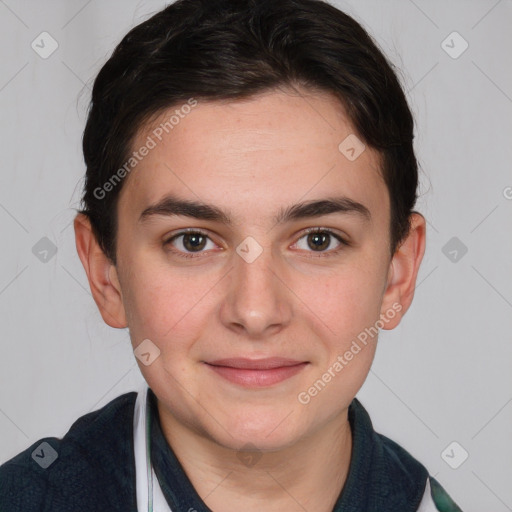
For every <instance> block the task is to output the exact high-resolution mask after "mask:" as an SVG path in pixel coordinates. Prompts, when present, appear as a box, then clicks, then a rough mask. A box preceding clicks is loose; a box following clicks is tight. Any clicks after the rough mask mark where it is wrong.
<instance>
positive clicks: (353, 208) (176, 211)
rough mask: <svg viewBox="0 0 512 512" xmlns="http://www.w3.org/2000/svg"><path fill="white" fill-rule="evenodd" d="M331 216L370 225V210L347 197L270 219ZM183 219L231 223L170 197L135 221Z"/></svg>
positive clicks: (217, 212)
mask: <svg viewBox="0 0 512 512" xmlns="http://www.w3.org/2000/svg"><path fill="white" fill-rule="evenodd" d="M333 213H345V214H355V215H357V216H358V217H360V218H362V219H363V220H365V221H371V219H372V216H371V213H370V210H369V209H368V208H367V207H366V206H364V205H363V204H362V203H359V202H357V201H354V200H353V199H350V198H349V197H345V196H341V197H328V198H325V199H318V200H313V201H306V202H302V203H298V204H294V205H291V206H289V207H287V208H281V209H280V210H279V212H278V213H277V215H276V216H275V217H274V219H273V220H274V222H275V223H276V224H283V223H285V222H289V221H292V220H300V219H307V218H314V217H320V216H322V215H329V214H333ZM158 215H162V216H168V217H171V216H178V215H181V216H185V217H191V218H194V219H199V220H210V221H214V222H220V223H222V224H226V225H228V226H231V225H232V224H233V221H232V219H231V217H230V216H229V214H228V213H226V212H224V211H223V210H221V209H220V208H218V207H217V206H214V205H211V204H207V203H203V202H200V201H191V200H188V199H180V198H178V197H175V196H173V195H166V196H165V197H163V198H162V199H160V200H159V201H158V202H157V203H155V204H153V205H150V206H148V207H147V208H146V209H145V210H144V211H143V212H142V213H141V214H140V217H139V222H140V223H144V222H145V221H147V220H149V219H150V218H152V217H154V216H158Z"/></svg>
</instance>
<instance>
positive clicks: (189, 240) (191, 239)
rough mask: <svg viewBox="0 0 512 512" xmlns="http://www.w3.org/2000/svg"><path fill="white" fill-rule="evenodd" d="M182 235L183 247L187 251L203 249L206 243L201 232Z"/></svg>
mask: <svg viewBox="0 0 512 512" xmlns="http://www.w3.org/2000/svg"><path fill="white" fill-rule="evenodd" d="M182 236H183V247H185V249H186V250H187V251H191V252H194V251H200V250H202V249H204V246H205V245H206V237H205V236H204V235H202V234H201V233H192V234H188V233H187V234H186V235H182Z"/></svg>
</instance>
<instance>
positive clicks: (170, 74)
mask: <svg viewBox="0 0 512 512" xmlns="http://www.w3.org/2000/svg"><path fill="white" fill-rule="evenodd" d="M296 85H297V86H302V87H305V88H309V89H313V90H321V91H326V92H330V93H332V94H334V95H335V96H336V97H337V98H338V99H339V100H340V102H341V104H342V105H343V106H344V108H345V110H346V113H347V115H348V117H349V119H350V121H351V122H352V124H353V126H354V128H355V130H356V133H357V136H358V137H359V138H360V139H361V140H362V141H363V142H364V143H365V144H366V145H369V146H370V147H373V148H375V149H376V150H378V152H379V154H380V157H381V172H382V176H383V178H384V181H385V183H386V186H387V188H388V192H389V197H390V204H391V222H390V248H391V254H393V253H394V252H395V250H396V248H397V247H398V246H399V245H400V243H401V242H402V241H403V240H404V239H405V238H406V236H407V234H408V232H409V217H410V214H411V213H412V211H413V210H412V209H413V207H414V205H415V203H416V199H417V195H416V189H417V185H418V165H417V161H416V157H415V154H414V150H413V138H414V134H413V124H414V121H413V117H412V114H411V112H410V110H409V107H408V104H407V100H406V98H405V95H404V92H403V90H402V88H401V85H400V83H399V81H398V79H397V76H396V74H395V72H394V68H393V64H391V63H390V62H389V61H388V60H387V59H386V57H385V56H384V55H383V53H382V52H381V51H380V50H379V48H378V47H377V45H376V43H375V42H374V41H373V39H372V38H371V37H370V36H369V34H368V33H367V32H366V31H365V30H364V28H363V27H362V26H361V25H360V24H359V23H357V22H356V21H355V20H354V19H353V18H351V17H350V16H348V15H347V14H345V13H343V12H341V11H340V10H338V9H336V8H335V7H333V6H331V5H330V4H328V3H326V2H323V1H321V0H178V1H176V2H175V3H173V4H171V5H169V6H168V7H166V8H165V9H163V10H162V11H160V12H158V13H157V14H155V15H153V16H152V17H151V18H149V19H148V20H146V21H145V22H143V23H141V24H140V25H138V26H136V27H135V28H133V29H132V30H130V32H128V34H127V35H126V36H125V37H124V38H123V40H122V41H121V43H120V44H119V45H118V46H117V47H116V49H115V50H114V52H113V54H112V56H111V57H110V59H109V60H108V61H107V62H106V64H105V65H104V66H103V67H102V69H101V71H100V72H99V74H98V76H97V77H96V80H95V82H94V87H93V91H92V100H91V104H90V107H89V112H88V118H87V124H86V126H85V130H84V135H83V152H84V159H85V164H86V166H87V171H86V176H85V186H84V193H83V197H82V210H79V213H83V214H85V215H87V216H88V217H89V219H90V222H91V226H92V230H93V233H94V234H95V236H96V239H97V241H98V243H99V245H100V247H101V248H102V250H103V251H104V253H105V254H106V255H107V257H108V258H109V259H110V260H111V261H112V262H113V263H114V264H115V263H116V231H117V203H118V197H119V192H120V190H121V187H122V183H119V185H118V186H111V187H108V193H106V194H105V193H104V192H105V190H107V188H103V186H104V184H106V183H107V182H109V180H112V177H115V176H114V175H115V174H116V172H117V171H119V170H120V169H121V168H122V166H123V164H125V163H126V162H127V161H128V160H129V159H130V156H131V152H132V151H133V148H132V147H131V146H132V145H133V141H134V138H135V136H136V135H137V134H138V131H139V130H140V129H141V128H142V127H143V126H144V125H145V123H146V122H147V121H148V120H150V119H154V118H155V117H156V116H157V115H158V114H162V113H163V112H164V111H165V110H166V109H168V108H170V107H172V106H175V105H177V104H179V103H186V102H187V101H189V102H190V99H191V98H194V99H195V100H196V101H197V100H211V101H213V100H225V99H233V100H236V99H242V98H247V97H250V96H252V95H255V94H257V93H259V92H264V91H267V90H271V89H273V88H277V87H282V86H291V87H295V86H296ZM340 142H341V141H340ZM124 174H125V173H120V174H119V173H118V175H117V180H119V177H120V176H123V177H124ZM110 182H111V183H112V181H110ZM99 190H103V192H102V193H99V192H98V191H99ZM98 196H100V197H98ZM101 196H103V197H101Z"/></svg>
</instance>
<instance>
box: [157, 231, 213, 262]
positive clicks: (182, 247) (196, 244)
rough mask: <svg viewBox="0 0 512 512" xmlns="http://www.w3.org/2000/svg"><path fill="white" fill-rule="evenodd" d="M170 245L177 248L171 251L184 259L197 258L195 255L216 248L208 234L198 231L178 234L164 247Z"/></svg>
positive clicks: (168, 240) (165, 243) (166, 242)
mask: <svg viewBox="0 0 512 512" xmlns="http://www.w3.org/2000/svg"><path fill="white" fill-rule="evenodd" d="M208 242H209V244H208ZM168 245H172V246H173V247H175V249H171V250H172V251H173V252H175V253H176V254H178V255H179V256H182V257H184V258H195V257H197V256H194V255H193V254H194V253H197V254H198V255H200V254H201V253H202V252H203V251H204V250H208V249H214V248H215V247H216V245H215V244H214V243H213V242H212V240H210V237H209V236H208V235H207V234H206V233H203V232H202V231H199V230H197V229H190V230H186V231H181V232H179V233H176V234H175V235H173V236H172V237H171V238H169V239H167V240H166V241H165V242H164V246H168Z"/></svg>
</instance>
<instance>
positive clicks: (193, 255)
mask: <svg viewBox="0 0 512 512" xmlns="http://www.w3.org/2000/svg"><path fill="white" fill-rule="evenodd" d="M311 233H325V234H328V235H330V236H332V237H334V238H335V239H336V240H337V241H338V242H340V246H339V247H338V248H337V249H331V250H330V251H319V252H318V254H316V255H314V256H309V257H312V258H318V257H321V258H322V257H323V258H325V257H330V256H335V255H337V254H338V253H339V252H340V251H342V250H343V249H344V248H345V247H348V246H349V245H350V244H349V243H348V242H347V241H346V240H345V239H344V238H342V237H341V236H340V235H338V234H337V233H335V232H334V231H332V230H331V229H329V228H321V227H315V228H308V229H306V230H305V231H303V232H302V234H301V236H299V238H298V240H300V239H302V238H304V237H305V236H307V235H309V234H311ZM191 234H193V235H196V234H197V235H202V236H205V237H207V238H210V237H209V236H208V234H207V233H206V232H205V231H203V230H201V229H199V228H190V229H186V230H183V231H180V232H179V233H176V234H174V235H173V236H172V237H170V238H168V239H167V240H166V241H164V242H163V245H164V247H166V246H167V245H170V244H171V242H173V241H174V240H176V239H177V238H179V237H180V236H184V235H191ZM298 240H297V241H298ZM295 243H297V242H295ZM171 251H172V252H173V253H174V254H176V255H177V256H179V257H181V258H187V259H190V258H200V257H202V254H204V252H198V253H184V252H182V251H178V250H176V249H171ZM307 252H312V253H314V252H315V251H307Z"/></svg>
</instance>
